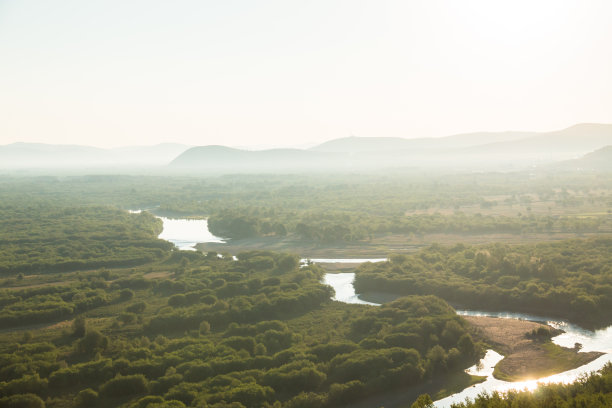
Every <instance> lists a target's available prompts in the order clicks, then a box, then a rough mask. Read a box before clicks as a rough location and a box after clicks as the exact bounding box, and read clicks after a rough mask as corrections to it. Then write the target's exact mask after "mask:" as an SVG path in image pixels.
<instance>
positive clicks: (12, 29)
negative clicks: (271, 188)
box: [0, 0, 612, 147]
mask: <svg viewBox="0 0 612 408" xmlns="http://www.w3.org/2000/svg"><path fill="white" fill-rule="evenodd" d="M578 122H605V123H611V122H612V1H609V0H599V1H594V0H593V1H589V0H576V1H564V0H551V1H538V0H530V1H522V0H518V1H517V0H512V1H494V0H479V1H468V0H448V1H435V0H422V1H409V0H403V1H400V0H396V1H393V0H389V1H385V0H372V1H358V0H345V1H334V0H302V1H291V0H277V1H256V0H218V1H205V0H202V1H195V0H194V1H181V0H177V1H152V0H142V1H129V0H120V1H113V0H73V1H68V0H55V1H49V0H0V144H7V143H12V142H15V141H24V142H44V143H71V144H89V145H95V146H103V147H110V146H119V145H136V144H156V143H160V142H177V143H186V144H193V145H206V144H226V145H234V146H235V145H300V144H304V143H309V142H320V141H324V140H328V139H332V138H337V137H344V136H349V135H357V136H398V137H408V138H411V137H428V136H444V135H449V134H454V133H461V132H469V131H479V130H536V131H546V130H556V129H560V128H564V127H566V126H569V125H572V124H575V123H578Z"/></svg>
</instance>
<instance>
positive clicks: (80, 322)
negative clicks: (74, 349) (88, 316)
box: [72, 316, 87, 338]
mask: <svg viewBox="0 0 612 408" xmlns="http://www.w3.org/2000/svg"><path fill="white" fill-rule="evenodd" d="M86 330H87V324H86V321H85V318H84V317H83V316H77V317H76V318H75V319H74V321H73V322H72V334H73V335H74V337H79V338H81V337H83V336H85V331H86Z"/></svg>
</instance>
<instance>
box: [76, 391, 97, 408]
mask: <svg viewBox="0 0 612 408" xmlns="http://www.w3.org/2000/svg"><path fill="white" fill-rule="evenodd" d="M97 400H98V393H97V392H95V391H94V390H92V389H91V388H86V389H84V390H81V391H79V393H78V394H77V395H76V397H75V398H74V404H75V405H76V406H77V407H78V408H90V407H93V406H94V405H95V403H96V401H97Z"/></svg>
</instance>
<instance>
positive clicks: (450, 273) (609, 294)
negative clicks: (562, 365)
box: [355, 237, 612, 327]
mask: <svg viewBox="0 0 612 408" xmlns="http://www.w3.org/2000/svg"><path fill="white" fill-rule="evenodd" d="M355 288H356V291H357V292H358V293H366V292H372V291H375V292H390V293H396V294H402V295H412V294H417V295H427V294H433V295H436V296H440V297H442V298H443V299H445V300H447V301H448V302H451V303H453V304H455V305H458V306H460V307H465V308H473V309H486V310H513V311H519V312H521V311H522V312H529V313H536V312H537V314H540V315H550V316H557V317H563V318H567V319H570V320H572V321H574V322H576V323H579V324H581V325H584V326H588V327H593V326H597V327H599V326H606V325H609V324H610V323H612V316H611V315H610V313H609V311H610V310H612V238H610V237H602V238H594V239H584V240H567V241H561V242H556V243H541V244H531V245H513V246H511V245H503V244H494V245H484V246H466V245H462V244H459V245H455V246H452V247H445V246H441V245H432V246H430V247H429V248H427V249H423V250H421V251H419V252H417V253H415V254H412V255H393V256H391V257H390V260H389V261H388V262H384V263H377V264H363V265H361V266H360V267H359V269H357V271H356V278H355Z"/></svg>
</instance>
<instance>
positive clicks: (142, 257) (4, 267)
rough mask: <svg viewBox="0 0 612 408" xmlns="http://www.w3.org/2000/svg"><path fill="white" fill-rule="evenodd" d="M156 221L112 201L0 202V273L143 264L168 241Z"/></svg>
mask: <svg viewBox="0 0 612 408" xmlns="http://www.w3.org/2000/svg"><path fill="white" fill-rule="evenodd" d="M161 230H162V224H161V221H160V220H158V219H156V218H155V217H153V216H152V215H151V214H148V213H141V214H128V213H127V212H125V211H121V210H119V209H116V208H112V207H102V206H72V207H59V206H53V205H50V204H49V203H43V202H40V203H27V202H24V203H22V204H19V205H17V204H14V205H0V274H17V273H19V272H35V273H47V272H55V271H71V270H78V269H92V268H101V267H118V266H123V267H129V266H135V265H142V264H144V263H148V262H151V261H154V260H156V259H160V258H161V257H163V256H165V254H166V253H167V251H168V250H169V249H170V248H171V247H172V245H171V244H169V243H168V242H166V241H163V240H159V239H157V235H159V233H160V232H161Z"/></svg>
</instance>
